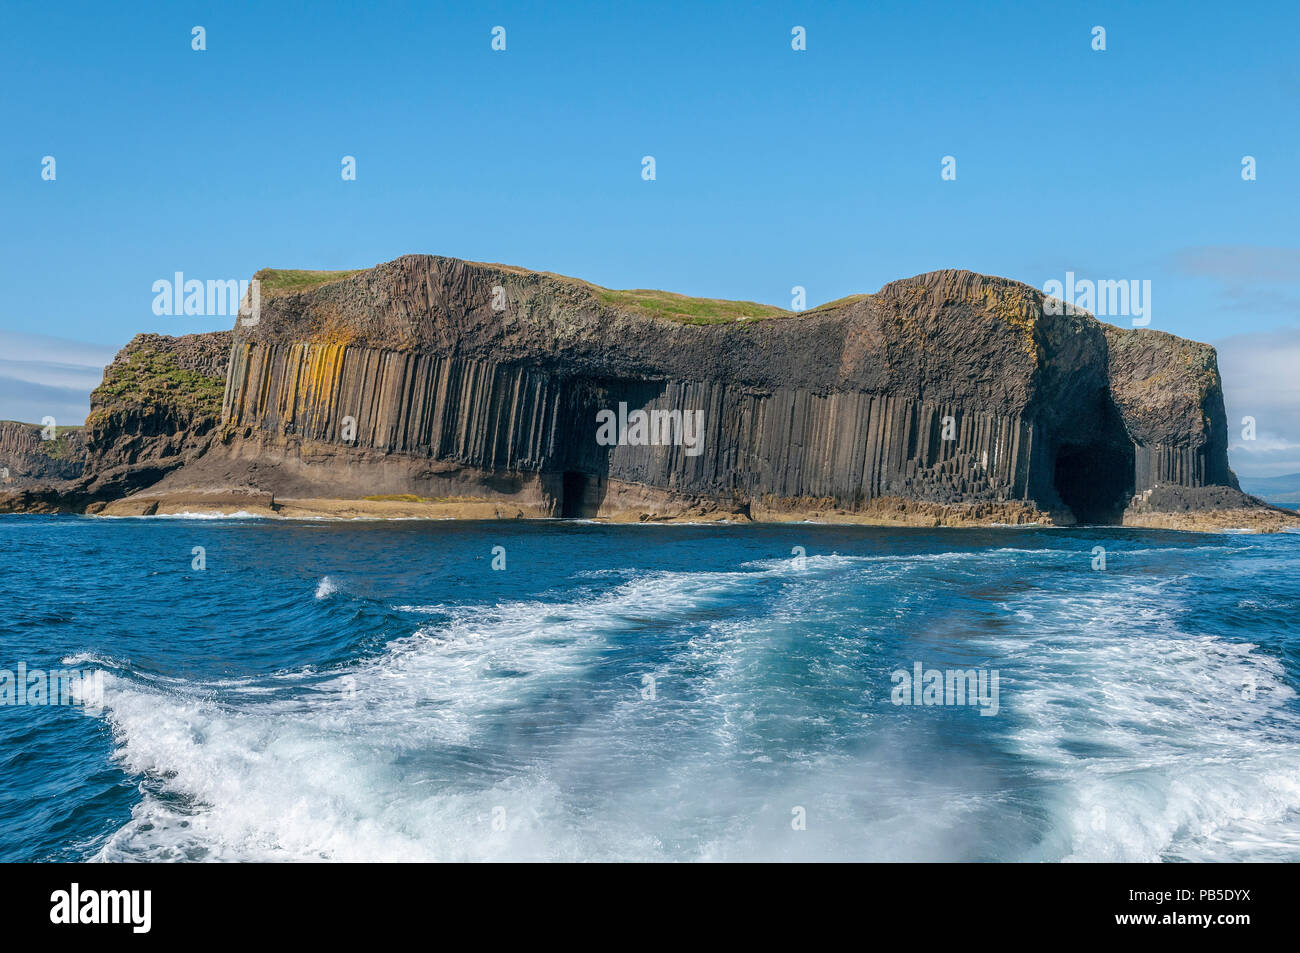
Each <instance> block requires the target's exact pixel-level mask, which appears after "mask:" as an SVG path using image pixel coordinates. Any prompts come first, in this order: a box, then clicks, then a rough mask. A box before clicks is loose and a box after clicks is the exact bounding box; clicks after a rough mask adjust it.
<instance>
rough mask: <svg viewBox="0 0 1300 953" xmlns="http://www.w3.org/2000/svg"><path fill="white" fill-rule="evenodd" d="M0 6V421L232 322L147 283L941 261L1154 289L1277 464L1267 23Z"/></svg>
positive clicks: (1277, 274) (1037, 278)
mask: <svg viewBox="0 0 1300 953" xmlns="http://www.w3.org/2000/svg"><path fill="white" fill-rule="evenodd" d="M0 18H2V19H0V82H3V87H4V89H5V95H4V97H3V98H2V99H0V128H3V130H4V136H3V139H2V140H0V210H2V211H3V220H4V222H5V225H6V226H7V227H5V228H3V229H0V243H3V248H2V249H0V251H2V254H0V262H3V265H0V267H2V268H3V269H4V272H3V277H4V278H5V279H6V280H5V283H4V286H5V290H6V294H5V295H4V297H3V299H2V300H3V303H2V304H0V332H4V333H5V336H3V337H0V346H4V347H5V349H6V351H8V352H9V353H8V354H4V355H0V358H2V360H0V416H4V417H14V416H19V417H28V418H30V417H31V416H32V413H33V412H34V410H35V409H37V407H38V406H44V405H45V404H49V403H51V402H52V401H53V400H54V398H53V397H52V396H50V395H49V394H47V393H44V392H37V391H36V390H35V389H34V388H35V387H36V386H46V385H42V384H39V382H38V381H33V380H30V378H39V377H40V367H41V366H44V365H47V364H48V365H53V366H55V367H56V369H57V368H58V367H59V366H61V365H67V367H63V371H62V372H61V373H63V376H59V375H57V374H54V373H53V372H51V377H50V378H49V380H50V381H59V382H62V383H57V384H50V385H49V386H55V387H62V388H64V389H67V388H68V387H69V386H70V385H69V383H68V380H69V379H68V376H67V375H68V374H71V373H72V372H71V371H70V370H68V367H75V366H93V362H92V364H84V365H80V364H78V363H77V360H80V358H78V359H77V360H73V359H72V357H73V356H74V355H76V354H84V353H85V352H86V349H87V348H88V347H90V348H98V349H99V352H97V353H107V354H108V355H110V356H111V353H112V352H113V351H114V350H115V349H116V348H117V347H119V346H120V345H121V344H122V343H124V342H125V341H126V340H128V339H129V338H130V337H131V336H132V335H133V334H135V333H136V332H139V331H158V332H162V333H171V334H179V333H187V332H192V331H200V330H209V329H212V328H216V327H227V326H230V324H231V323H232V322H231V321H230V320H229V319H227V318H222V317H216V318H195V317H191V318H184V317H166V316H163V317H159V316H155V315H154V314H153V312H152V310H151V303H152V300H153V293H152V290H151V287H152V283H153V282H154V281H155V280H157V279H160V278H168V277H170V276H171V275H172V274H173V273H174V272H176V271H182V272H184V273H185V274H186V276H187V277H198V278H203V279H206V278H222V279H224V278H232V277H234V278H237V277H243V278H247V277H250V276H251V275H252V273H253V272H254V271H255V270H256V269H258V268H260V267H263V266H274V267H297V268H355V267H364V266H368V265H373V264H375V263H377V262H380V261H386V260H389V259H391V258H395V257H397V256H398V255H402V254H406V253H410V252H430V253H436V254H445V255H453V256H457V257H462V258H470V259H477V260H488V261H503V262H509V263H512V264H518V265H523V266H526V267H530V268H536V269H539V270H548V271H556V272H561V273H565V274H571V275H577V276H579V277H583V278H586V279H589V280H592V281H595V282H598V283H600V284H603V285H607V286H611V287H619V288H623V287H655V288H666V289H670V290H674V291H681V292H684V293H688V294H695V295H707V296H714V297H728V298H747V299H753V300H758V301H764V302H771V303H775V304H781V305H783V306H788V304H789V301H790V295H791V292H790V289H791V288H792V287H793V286H795V285H801V286H803V287H805V288H807V294H808V303H809V304H815V303H819V302H821V301H826V300H830V299H833V298H837V297H841V296H843V295H845V294H849V293H853V292H857V291H874V290H876V289H877V288H879V287H880V285H882V284H884V283H885V282H887V281H890V280H892V279H895V278H899V277H904V276H907V275H913V274H917V273H920V272H925V271H930V270H933V269H936V268H945V267H962V268H970V269H974V270H977V271H982V272H986V273H992V274H999V275H1005V276H1007V277H1011V278H1016V279H1019V280H1022V281H1026V282H1028V283H1030V284H1033V285H1035V286H1036V287H1042V286H1043V285H1044V283H1045V282H1047V281H1048V280H1051V279H1057V280H1063V279H1064V277H1065V273H1066V272H1067V271H1073V272H1075V273H1076V275H1078V276H1079V277H1080V278H1091V279H1094V280H1095V279H1130V280H1131V279H1138V280H1150V281H1151V283H1152V285H1151V287H1152V301H1151V317H1152V320H1151V325H1150V326H1151V327H1153V328H1159V329H1163V330H1167V331H1171V332H1173V333H1176V334H1182V335H1185V336H1189V337H1194V338H1197V339H1200V340H1208V341H1212V342H1215V343H1216V344H1219V345H1220V346H1221V350H1222V352H1223V354H1224V355H1225V358H1229V357H1230V361H1229V360H1226V359H1225V362H1224V363H1225V365H1227V364H1229V363H1230V362H1231V364H1232V366H1234V367H1238V368H1242V369H1244V370H1239V371H1238V373H1243V374H1245V373H1248V374H1249V376H1250V377H1252V378H1254V380H1252V382H1251V387H1252V388H1253V390H1251V391H1250V392H1249V393H1247V392H1246V391H1244V390H1241V389H1240V388H1237V386H1236V383H1235V382H1234V381H1232V380H1228V381H1227V382H1226V384H1227V390H1228V395H1229V411H1230V415H1233V416H1238V415H1240V414H1245V413H1253V414H1254V415H1255V416H1256V417H1257V419H1258V420H1259V429H1260V432H1261V437H1262V438H1266V439H1267V440H1269V441H1273V443H1270V444H1269V446H1270V447H1272V446H1274V444H1278V445H1279V446H1278V447H1276V448H1275V449H1273V450H1267V451H1266V450H1264V449H1263V442H1262V441H1261V442H1260V443H1259V444H1258V445H1257V446H1255V447H1251V446H1243V447H1242V448H1240V449H1234V451H1233V453H1234V456H1233V461H1234V465H1236V466H1238V468H1239V469H1245V470H1249V469H1258V470H1259V472H1265V471H1268V472H1286V467H1288V466H1292V464H1293V463H1294V466H1292V469H1294V470H1300V425H1297V418H1298V417H1300V414H1298V413H1297V408H1300V394H1297V393H1296V391H1295V390H1294V385H1291V387H1292V388H1293V389H1292V390H1291V391H1290V392H1289V396H1288V395H1287V394H1282V395H1281V396H1280V397H1279V393H1281V392H1280V391H1279V390H1278V389H1277V388H1273V387H1270V386H1268V385H1267V383H1264V384H1261V382H1260V380H1259V379H1258V378H1259V377H1260V376H1261V375H1267V374H1268V373H1270V372H1271V371H1270V370H1269V369H1270V368H1273V366H1274V365H1278V367H1277V368H1276V370H1277V372H1278V374H1279V375H1280V376H1279V377H1278V378H1277V383H1278V387H1281V388H1283V390H1285V387H1286V386H1287V385H1288V384H1289V379H1290V377H1292V376H1297V377H1300V374H1293V373H1292V372H1291V370H1290V369H1292V368H1300V363H1294V362H1292V363H1288V362H1289V361H1292V359H1296V360H1300V349H1298V346H1297V342H1298V341H1300V331H1297V326H1298V325H1300V318H1297V306H1298V305H1300V292H1297V291H1296V281H1297V279H1300V240H1298V239H1297V237H1296V225H1295V223H1296V222H1297V221H1300V189H1298V188H1297V183H1300V128H1298V126H1300V124H1298V123H1297V122H1296V114H1297V108H1296V106H1297V102H1300V68H1297V66H1296V57H1295V54H1294V49H1295V39H1294V38H1295V36H1296V34H1297V28H1298V27H1300V12H1297V7H1296V6H1295V5H1294V4H1284V3H1275V4H1273V3H1264V4H1251V5H1244V6H1243V5H1237V6H1227V5H1225V6H1215V5H1210V4H1198V3H1168V4H1142V5H1140V6H1139V5H1136V4H1120V3H1096V2H1093V3H1086V4H1083V3H1079V4H1073V3H1042V4H1030V3H1010V2H1003V3H998V2H990V3H978V4H977V3H952V4H924V5H922V4H914V3H896V4H895V3H871V4H848V3H844V4H829V3H827V4H815V3H743V4H742V3H736V4H711V5H701V4H695V3H667V2H665V3H659V4H654V5H625V4H616V5H607V4H595V3H593V4H582V3H566V4H540V3H528V4H525V3H488V4H457V5H450V4H438V3H411V4H385V3H374V4H366V5H354V4H350V3H349V4H330V3H313V4H306V3H301V4H263V3H212V4H187V3H167V4H133V5H130V6H120V5H106V4H99V3H97V4H93V5H92V4H84V5H83V4H68V5H60V6H58V7H55V6H53V5H49V4H41V3H25V2H18V3H15V2H12V0H9V2H7V3H6V4H5V6H4V8H3V13H0ZM195 25H202V26H203V27H204V28H205V29H206V32H207V35H206V41H207V49H206V50H205V51H203V52H195V51H193V50H192V49H191V28H192V27H193V26H195ZM497 25H501V26H504V27H505V28H506V41H507V42H506V47H507V48H506V50H505V52H494V51H493V50H492V49H491V46H490V43H491V30H492V28H493V27H494V26H497ZM796 25H799V26H803V27H805V28H806V30H807V50H806V51H803V52H795V51H793V50H792V49H791V45H790V39H791V29H792V27H794V26H796ZM1097 25H1101V26H1104V27H1105V29H1106V45H1107V49H1106V50H1105V51H1104V52H1098V51H1094V50H1093V49H1092V29H1093V27H1094V26H1097ZM46 155H52V156H54V157H55V160H56V162H57V178H56V180H55V181H53V182H50V181H44V180H42V178H41V160H42V157H44V156H46ZM344 155H352V156H355V157H356V160H357V178H356V181H343V180H342V178H341V177H340V162H341V159H342V157H343V156H344ZM644 155H653V156H654V157H655V160H656V173H657V178H656V180H655V181H653V182H647V181H644V180H643V179H642V178H641V157H642V156H644ZM945 155H951V156H953V157H955V158H956V161H957V178H956V180H955V181H943V180H942V179H941V178H940V163H941V159H942V157H943V156H945ZM1245 155H1251V156H1254V157H1255V159H1256V162H1257V170H1258V172H1257V175H1258V177H1257V179H1256V180H1255V181H1252V182H1246V181H1243V180H1242V177H1241V161H1242V157H1243V156H1245ZM1115 320H1116V322H1117V323H1123V322H1124V321H1125V320H1126V319H1124V318H1116V319H1115ZM31 335H41V336H43V337H40V338H35V339H33V340H34V341H35V343H34V344H32V346H31V347H29V348H26V349H24V346H23V345H22V344H21V341H22V340H24V339H25V338H24V336H31ZM51 338H53V339H63V340H66V341H69V342H77V343H76V344H75V345H72V344H69V345H68V354H67V355H64V356H67V357H68V358H69V360H67V361H59V360H57V358H59V357H60V356H61V355H60V354H59V351H58V346H57V342H55V343H51V340H50V339H51ZM1288 348H1289V349H1290V350H1288ZM1279 355H1283V356H1281V357H1279ZM1288 355H1289V356H1288ZM96 360H97V357H96ZM1252 361H1254V362H1255V363H1252ZM22 362H27V370H26V371H25V372H23V373H22V374H19V375H18V376H15V369H14V368H13V367H12V366H11V365H12V364H15V363H22ZM64 372H66V373H64ZM1225 373H1226V366H1225ZM78 386H79V385H78ZM1238 391H1240V395H1239V394H1238ZM33 395H35V396H33ZM69 395H70V396H69V397H68V400H69V401H71V403H70V404H69V407H70V408H73V409H69V410H67V411H64V413H65V416H66V414H67V413H75V407H74V405H75V404H76V399H80V398H76V399H74V398H75V393H73V391H69ZM83 403H84V401H83ZM29 405H30V406H29ZM1239 405H1240V406H1239ZM60 406H62V405H60ZM82 412H83V413H84V409H83V411H82ZM70 422H71V421H70ZM1293 451H1295V452H1293ZM1269 454H1272V456H1268V455H1269ZM1279 454H1280V455H1279ZM1279 468H1280V469H1279Z"/></svg>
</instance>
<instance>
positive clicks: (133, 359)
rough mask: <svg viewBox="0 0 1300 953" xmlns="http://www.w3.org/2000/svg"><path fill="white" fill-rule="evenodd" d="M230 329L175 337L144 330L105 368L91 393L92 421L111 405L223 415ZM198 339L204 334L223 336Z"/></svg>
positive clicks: (88, 420)
mask: <svg viewBox="0 0 1300 953" xmlns="http://www.w3.org/2000/svg"><path fill="white" fill-rule="evenodd" d="M228 334H229V332H218V333H217V334H216V335H211V336H205V335H187V336H186V337H183V338H170V337H165V336H163V335H160V334H138V335H136V336H135V338H134V339H132V341H131V342H130V343H129V344H128V345H127V346H126V347H124V348H123V349H122V350H121V351H120V352H119V353H118V355H117V357H116V358H114V359H113V363H112V364H110V365H109V366H108V367H107V368H105V369H104V381H103V383H101V384H100V385H99V387H97V388H95V390H94V391H92V392H91V395H90V403H91V407H92V408H93V409H92V410H91V413H90V417H88V418H87V420H86V422H87V424H88V425H90V424H91V423H93V421H94V420H95V419H96V418H97V417H99V416H102V415H103V414H104V413H105V412H106V411H107V410H108V409H109V408H111V407H114V406H119V405H122V404H133V405H137V406H143V407H160V406H170V407H173V408H175V409H177V410H178V411H181V412H183V413H185V414H189V415H194V416H212V417H218V416H220V415H221V401H222V398H223V396H224V395H225V390H226V372H225V366H224V363H221V360H222V359H221V358H217V357H215V355H216V354H224V353H226V352H228V350H229V338H228ZM223 336H224V340H221V341H216V340H214V341H213V342H212V343H211V344H209V343H206V342H204V343H202V344H199V343H195V342H198V340H199V339H201V338H204V337H213V338H217V337H223ZM208 351H212V352H213V353H212V354H209V353H207V352H208Z"/></svg>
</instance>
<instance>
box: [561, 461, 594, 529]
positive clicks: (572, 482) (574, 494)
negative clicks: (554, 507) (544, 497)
mask: <svg viewBox="0 0 1300 953" xmlns="http://www.w3.org/2000/svg"><path fill="white" fill-rule="evenodd" d="M587 515H589V514H588V513H587V474H585V473H577V472H575V471H572V470H571V471H569V472H567V473H565V474H564V481H563V483H562V485H561V487H560V517H561V518H562V519H566V520H572V519H579V518H581V517H583V516H587Z"/></svg>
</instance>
